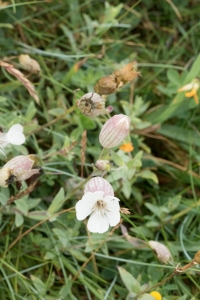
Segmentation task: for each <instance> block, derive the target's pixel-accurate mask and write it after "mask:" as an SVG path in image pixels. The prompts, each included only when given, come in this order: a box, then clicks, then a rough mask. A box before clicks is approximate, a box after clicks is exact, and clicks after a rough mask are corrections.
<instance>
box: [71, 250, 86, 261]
mask: <svg viewBox="0 0 200 300" xmlns="http://www.w3.org/2000/svg"><path fill="white" fill-rule="evenodd" d="M68 251H69V252H70V253H71V255H72V256H74V257H75V258H76V259H78V260H80V261H86V259H87V257H86V256H85V255H83V254H82V252H81V251H79V250H76V249H69V250H68Z"/></svg>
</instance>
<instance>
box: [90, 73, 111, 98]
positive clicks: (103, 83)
mask: <svg viewBox="0 0 200 300" xmlns="http://www.w3.org/2000/svg"><path fill="white" fill-rule="evenodd" d="M94 90H95V92H97V93H98V94H100V95H110V94H113V93H115V92H116V91H117V81H116V78H115V75H113V74H112V75H108V76H105V77H102V78H100V79H99V80H98V81H97V83H96V84H95V86H94Z"/></svg>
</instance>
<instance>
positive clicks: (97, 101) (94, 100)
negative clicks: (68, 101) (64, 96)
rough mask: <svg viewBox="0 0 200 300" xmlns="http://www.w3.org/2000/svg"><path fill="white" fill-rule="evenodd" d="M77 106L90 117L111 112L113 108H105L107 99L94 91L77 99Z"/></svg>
mask: <svg viewBox="0 0 200 300" xmlns="http://www.w3.org/2000/svg"><path fill="white" fill-rule="evenodd" d="M77 106H78V108H79V109H80V111H81V112H82V113H83V114H84V115H86V116H89V117H96V116H99V115H101V114H106V113H110V112H111V111H112V110H113V107H112V106H108V107H107V108H105V99H103V98H102V97H101V96H100V95H99V94H97V93H93V92H90V93H87V94H85V95H83V96H82V97H81V98H80V100H78V101H77Z"/></svg>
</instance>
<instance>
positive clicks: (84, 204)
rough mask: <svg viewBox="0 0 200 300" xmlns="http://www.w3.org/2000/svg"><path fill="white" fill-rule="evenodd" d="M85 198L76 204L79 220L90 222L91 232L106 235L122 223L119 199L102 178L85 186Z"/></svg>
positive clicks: (97, 178) (93, 180) (94, 179)
mask: <svg viewBox="0 0 200 300" xmlns="http://www.w3.org/2000/svg"><path fill="white" fill-rule="evenodd" d="M84 193H85V194H84V196H83V197H82V199H81V200H79V201H78V202H77V204H76V217H77V219H78V220H80V221H81V220H84V219H85V218H86V217H87V216H89V215H90V214H91V216H90V218H89V220H88V224H87V227H88V230H89V231H90V232H98V233H104V232H106V231H107V230H108V228H109V225H110V226H116V225H117V224H118V223H119V221H120V206H119V199H118V198H116V197H114V191H113V188H112V186H111V185H110V183H109V182H108V181H107V180H105V179H104V178H102V177H93V178H92V179H90V180H89V181H88V183H87V184H86V186H85V190H84Z"/></svg>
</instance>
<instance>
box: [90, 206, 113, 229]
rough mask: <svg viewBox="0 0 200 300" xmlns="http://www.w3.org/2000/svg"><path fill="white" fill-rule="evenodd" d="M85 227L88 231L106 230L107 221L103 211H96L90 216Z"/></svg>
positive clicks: (107, 226)
mask: <svg viewBox="0 0 200 300" xmlns="http://www.w3.org/2000/svg"><path fill="white" fill-rule="evenodd" d="M87 228H88V230H89V231H90V232H94V233H104V232H106V231H107V230H108V228H109V223H108V220H107V218H106V216H105V215H104V214H103V213H101V212H98V211H96V212H93V214H92V215H91V216H90V218H89V220H88V223H87Z"/></svg>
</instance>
